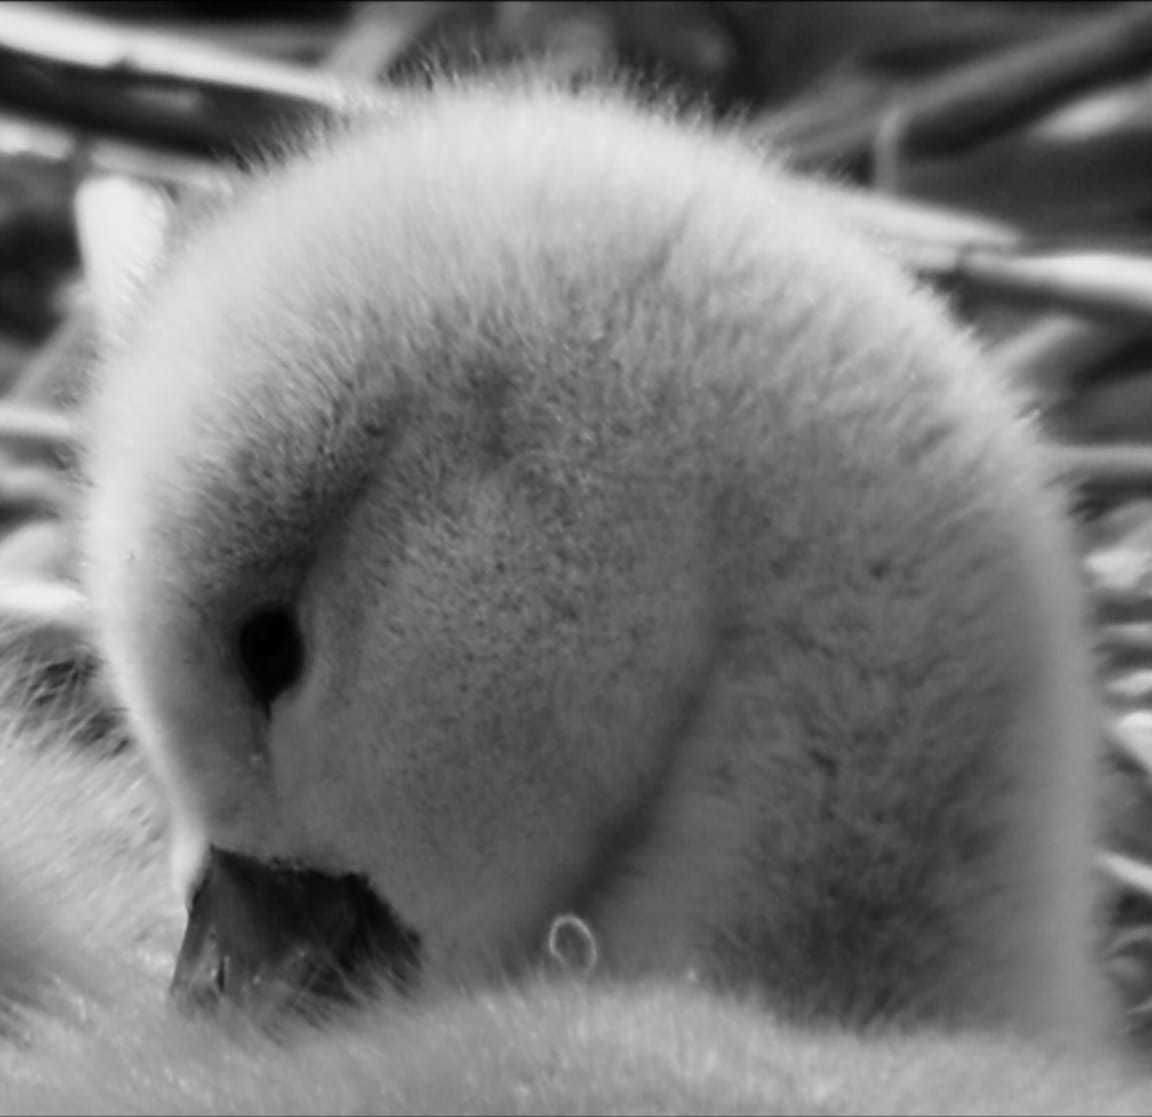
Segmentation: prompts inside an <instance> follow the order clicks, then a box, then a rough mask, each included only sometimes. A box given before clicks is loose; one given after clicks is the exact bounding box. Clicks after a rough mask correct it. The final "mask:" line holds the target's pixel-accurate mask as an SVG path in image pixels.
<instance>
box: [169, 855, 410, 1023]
mask: <svg viewBox="0 0 1152 1117" xmlns="http://www.w3.org/2000/svg"><path fill="white" fill-rule="evenodd" d="M419 953H420V940H419V936H418V935H416V933H415V932H413V931H411V930H409V929H408V928H406V927H404V926H403V925H402V924H401V922H400V920H399V919H398V918H397V917H396V915H395V913H394V912H393V911H392V909H391V908H390V907H389V906H388V905H387V904H385V903H383V902H382V901H381V900H379V899H378V898H377V897H376V895H375V893H373V891H372V890H371V888H369V886H368V884H367V883H366V882H365V881H364V879H363V878H362V877H358V876H342V877H332V876H328V875H326V874H324V873H318V872H314V871H311V870H306V869H298V868H294V867H289V866H280V865H274V864H266V863H264V862H261V861H256V860H253V859H252V858H250V857H244V856H241V855H240V854H237V853H229V852H227V851H225V850H221V849H215V848H213V849H212V850H211V853H210V855H209V859H208V865H207V869H206V872H205V875H204V877H203V878H202V880H201V883H200V886H199V888H198V889H197V890H196V894H195V895H194V897H193V899H192V903H191V905H190V907H189V911H188V928H187V930H186V931H185V934H184V943H183V945H182V946H181V947H180V956H179V958H178V959H177V961H176V972H175V974H174V975H173V977H172V987H171V995H172V997H173V998H174V999H175V1001H176V1003H177V1004H178V1005H180V1006H181V1007H182V1008H184V1009H190V1010H203V1009H212V1008H215V1007H216V1006H217V1005H218V1003H219V1002H221V1001H227V1002H231V1003H232V1004H234V1005H236V1006H238V1007H242V1008H244V1009H245V1010H253V1009H254V1010H256V1012H257V1014H259V1015H265V1014H270V1015H276V1014H278V1011H279V1010H280V1009H281V1008H283V1007H286V1006H288V1005H295V1006H297V1007H303V1006H305V1005H307V1004H310V1003H314V1002H316V1001H325V1000H332V999H338V1000H348V999H351V998H352V997H354V996H357V995H364V994H367V993H370V992H371V990H372V987H373V985H374V983H377V982H379V981H380V980H381V979H384V980H386V981H388V982H389V983H390V984H391V985H392V986H394V987H395V988H397V989H400V990H401V991H403V990H405V989H407V988H408V987H409V985H410V984H411V982H412V981H413V980H414V978H415V977H416V975H417V971H418V969H419Z"/></svg>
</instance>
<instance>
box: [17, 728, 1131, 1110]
mask: <svg viewBox="0 0 1152 1117" xmlns="http://www.w3.org/2000/svg"><path fill="white" fill-rule="evenodd" d="M163 813H164V812H163V808H162V805H161V804H160V802H159V801H158V799H157V796H156V789H155V787H154V784H153V783H152V781H151V780H150V779H149V778H148V777H147V775H146V774H145V773H143V772H142V771H141V769H140V766H139V764H138V763H137V762H136V761H135V759H134V758H133V757H132V756H130V755H126V754H125V755H120V756H118V757H112V758H108V757H103V758H97V757H93V756H91V755H83V754H82V753H81V752H79V751H77V750H76V749H75V747H74V746H73V745H72V743H71V742H70V741H69V739H68V733H67V728H66V727H65V726H59V725H58V726H52V727H50V732H47V733H46V732H44V731H43V730H33V729H30V728H28V727H23V728H18V727H14V725H13V723H12V721H11V720H9V719H5V721H4V723H3V725H2V726H0V1005H2V1006H3V1008H4V1012H2V1013H0V1113H11V1114H52V1113H140V1114H145V1113H213V1114H228V1113H270V1114H278V1113H318V1114H319V1113H341V1112H343V1113H450V1112H460V1113H800V1114H817V1113H832V1112H836V1113H924V1112H933V1113H972V1112H987V1113H994V1112H995V1113H1021V1114H1024V1113H1028V1114H1042V1113H1084V1112H1091V1113H1118V1114H1144V1113H1147V1112H1148V1111H1149V1108H1150V1106H1152V1084H1150V1083H1148V1082H1146V1081H1141V1080H1140V1079H1139V1078H1138V1077H1136V1076H1135V1075H1134V1074H1133V1072H1132V1071H1131V1069H1130V1068H1125V1067H1123V1066H1121V1065H1120V1064H1119V1063H1117V1062H1112V1061H1109V1060H1106V1059H1102V1060H1099V1061H1092V1062H1085V1061H1082V1060H1080V1059H1076V1058H1069V1057H1067V1056H1066V1055H1065V1054H1062V1053H1057V1054H1053V1053H1051V1052H1045V1051H1043V1050H1041V1049H1039V1048H1036V1047H1033V1046H1030V1045H1028V1044H1025V1043H1022V1042H1020V1041H1017V1040H1011V1039H1007V1038H1005V1037H1002V1036H996V1037H981V1036H979V1035H968V1036H956V1035H939V1034H932V1033H931V1032H929V1033H926V1034H923V1035H918V1036H904V1037H889V1038H882V1037H873V1038H871V1039H862V1038H857V1037H854V1036H853V1035H851V1034H849V1033H848V1032H846V1031H845V1030H843V1029H838V1028H834V1029H830V1030H827V1031H821V1032H816V1031H811V1030H803V1029H798V1028H795V1027H791V1026H788V1025H786V1024H783V1023H780V1022H778V1021H776V1020H775V1019H774V1018H773V1017H772V1015H771V1014H770V1013H769V1012H768V1011H767V1010H766V1009H765V1007H764V1006H763V1005H756V1004H753V1003H750V1002H746V1001H745V999H743V998H739V997H719V996H715V995H712V994H709V993H708V992H706V991H705V990H703V989H701V988H699V987H698V986H696V987H694V986H688V985H683V984H680V983H676V982H658V981H653V982H644V983H640V984H637V985H631V984H619V985H615V986H613V985H604V986H597V985H592V986H583V985H581V984H579V983H576V982H569V981H563V980H561V981H557V982H555V983H547V982H532V983H530V984H528V985H527V986H525V987H523V988H516V989H498V990H495V991H489V992H483V993H481V994H479V995H476V996H473V997H464V996H460V997H456V998H450V997H445V998H441V999H438V1000H435V1001H433V1002H431V1003H429V1004H402V1005H397V1004H395V1003H390V1004H387V1005H384V1006H381V1007H379V1008H370V1009H367V1010H365V1011H363V1012H360V1013H354V1014H351V1015H349V1016H347V1017H346V1018H343V1019H338V1020H336V1021H335V1022H333V1023H332V1024H331V1025H329V1026H328V1027H325V1028H323V1029H317V1030H310V1029H300V1030H298V1031H297V1032H295V1033H291V1034H290V1035H289V1036H288V1037H287V1038H283V1039H282V1040H281V1042H280V1044H278V1045H277V1044H275V1043H273V1042H271V1041H269V1040H267V1039H265V1038H262V1037H260V1036H256V1035H253V1034H250V1033H247V1032H245V1031H244V1030H243V1029H242V1028H237V1027H235V1026H233V1027H230V1028H224V1027H221V1026H220V1025H219V1024H218V1022H217V1021H215V1020H201V1021H191V1020H187V1019H185V1018H182V1017H181V1016H179V1015H178V1014H175V1013H173V1012H171V1011H170V1010H169V1009H168V1007H167V1005H166V1003H165V986H166V982H167V970H168V968H170V963H171V951H172V950H173V949H174V946H175V941H176V939H177V938H178V937H179V916H180V914H181V913H180V906H179V904H178V903H177V902H176V901H175V900H174V898H173V896H172V895H171V893H170V891H169V890H168V889H167V888H165V887H164V886H163V877H164V875H165V872H166V857H165V854H164V851H163V844H162V841H161V837H162V829H163Z"/></svg>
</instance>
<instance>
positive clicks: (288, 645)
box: [238, 605, 304, 706]
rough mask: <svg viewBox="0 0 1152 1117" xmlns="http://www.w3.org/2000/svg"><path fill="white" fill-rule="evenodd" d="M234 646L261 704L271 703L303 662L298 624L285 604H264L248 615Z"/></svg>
mask: <svg viewBox="0 0 1152 1117" xmlns="http://www.w3.org/2000/svg"><path fill="white" fill-rule="evenodd" d="M238 650H239V653H240V664H241V667H242V669H243V671H244V678H245V680H246V681H247V683H248V688H249V690H251V692H252V697H253V698H255V699H256V701H257V702H259V703H260V704H261V705H262V706H271V705H272V703H273V702H274V701H275V700H276V698H277V697H278V696H279V695H280V694H282V693H283V692H284V691H286V690H287V689H288V688H289V687H290V686H291V685H292V684H293V683H294V682H295V681H296V680H297V679H298V678H299V677H300V672H301V670H302V669H303V666H304V641H303V639H302V637H301V635H300V627H299V625H297V623H296V618H295V617H294V616H293V615H292V610H291V609H289V608H288V607H287V606H285V605H267V606H265V607H263V608H261V609H257V610H256V612H254V613H253V614H252V615H251V616H249V617H248V619H247V620H246V621H245V622H244V623H243V625H241V627H240V634H239V644H238Z"/></svg>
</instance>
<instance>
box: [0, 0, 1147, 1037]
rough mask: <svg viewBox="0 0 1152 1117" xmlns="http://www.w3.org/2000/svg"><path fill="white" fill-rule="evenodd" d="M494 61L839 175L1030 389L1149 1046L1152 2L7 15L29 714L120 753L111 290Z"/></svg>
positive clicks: (2, 640)
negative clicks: (334, 124) (96, 600)
mask: <svg viewBox="0 0 1152 1117" xmlns="http://www.w3.org/2000/svg"><path fill="white" fill-rule="evenodd" d="M485 71H499V72H501V73H513V74H514V73H517V72H520V71H524V72H539V71H544V72H546V73H548V74H549V75H551V76H552V77H553V78H554V79H555V80H557V81H561V82H565V83H570V84H572V85H574V86H578V85H581V84H586V83H590V82H599V81H605V80H608V81H611V80H620V79H621V78H623V79H625V80H627V81H628V82H629V83H630V84H631V85H632V86H633V87H634V88H635V89H636V91H637V94H638V95H639V96H641V97H653V98H661V97H669V96H671V97H674V98H676V99H677V100H678V101H680V102H681V103H683V104H685V105H688V106H692V107H694V108H696V109H700V110H703V111H704V112H706V113H708V114H711V115H714V116H715V117H717V118H718V119H723V120H725V121H728V122H730V123H731V124H732V125H733V126H735V127H737V128H739V129H741V130H742V131H743V132H744V133H745V134H746V135H747V136H748V139H749V142H750V143H752V144H754V145H757V146H760V147H762V148H763V149H764V150H765V151H771V152H775V153H778V154H779V155H780V156H782V157H783V158H785V159H786V160H787V161H788V162H790V163H791V164H792V165H793V166H795V167H797V168H798V169H801V170H803V171H806V172H810V173H812V174H814V175H818V176H820V177H821V178H823V179H824V180H825V181H826V182H827V183H828V184H829V189H833V190H835V191H836V192H837V194H838V196H839V198H840V204H841V205H842V206H843V207H844V210H845V212H846V214H848V215H849V216H850V218H851V219H852V220H853V221H856V222H858V223H859V224H860V226H861V227H862V228H863V229H864V230H865V231H866V232H867V234H868V235H869V236H872V237H874V238H875V239H876V240H877V242H878V243H879V244H880V245H881V247H882V248H883V249H884V250H885V251H887V252H890V253H891V254H893V255H895V256H896V257H897V258H898V259H899V260H900V261H902V262H903V264H904V265H905V266H906V267H907V268H908V269H909V270H911V271H912V272H914V273H916V274H917V275H919V276H920V277H921V278H923V279H924V281H925V282H927V283H930V284H932V285H933V286H934V287H935V288H936V289H937V290H938V291H939V292H940V293H941V295H942V296H943V297H944V298H946V299H947V300H948V301H949V302H950V304H951V306H952V307H953V309H954V312H955V313H956V314H957V315H958V316H959V317H960V318H962V319H963V320H964V321H966V322H967V323H968V324H969V325H970V326H971V328H972V329H973V330H974V331H976V332H977V333H978V334H979V335H980V337H981V338H982V339H983V340H984V342H985V344H986V346H987V351H988V359H989V361H992V362H995V363H996V366H997V368H998V369H999V370H1000V371H1001V373H1002V375H1003V376H1004V377H1005V378H1007V379H1010V380H1014V381H1017V382H1019V383H1020V384H1021V385H1023V386H1024V387H1025V388H1026V390H1027V391H1028V392H1029V393H1030V398H1031V399H1032V400H1033V401H1034V406H1035V411H1036V415H1037V420H1038V421H1039V422H1040V423H1042V424H1044V426H1045V427H1046V429H1047V430H1048V431H1049V432H1050V434H1051V436H1052V438H1053V441H1054V444H1055V447H1056V449H1055V453H1054V455H1053V461H1054V470H1055V473H1056V475H1057V476H1058V478H1059V479H1060V480H1061V481H1062V482H1064V483H1067V484H1068V486H1069V491H1070V493H1071V499H1072V502H1073V507H1074V509H1075V512H1076V515H1077V519H1078V523H1079V524H1080V526H1081V538H1082V543H1083V558H1084V573H1085V578H1086V579H1087V581H1088V584H1089V585H1090V587H1091V590H1092V599H1093V602H1094V608H1095V614H1096V619H1097V632H1098V634H1099V641H1098V646H1099V663H1100V669H1101V677H1102V679H1103V684H1104V689H1105V693H1106V696H1107V703H1108V708H1107V715H1106V717H1105V718H1104V719H1103V724H1102V727H1101V741H1100V758H1101V765H1102V767H1103V769H1104V771H1105V776H1106V818H1105V825H1104V828H1103V830H1104V832H1103V833H1102V834H1101V842H1100V858H1099V871H1100V873H1101V876H1102V879H1103V880H1105V881H1106V882H1107V886H1108V897H1109V899H1108V905H1109V920H1108V934H1107V936H1106V940H1105V941H1104V942H1102V944H1101V950H1102V954H1103V957H1104V959H1105V964H1106V966H1107V969H1108V972H1109V974H1110V975H1111V977H1112V979H1113V980H1114V982H1115V983H1116V987H1117V989H1118V990H1120V992H1121V995H1122V997H1123V998H1124V1002H1125V1004H1126V1005H1127V1009H1128V1019H1129V1021H1130V1025H1131V1030H1132V1033H1133V1035H1134V1036H1136V1037H1138V1039H1140V1040H1141V1041H1142V1042H1148V1041H1152V4H1148V3H1037V2H1029V3H1008V2H1003V3H991V2H973V3H956V2H948V0H939V2H927V0H921V2H889V0H875V2H861V3H839V2H836V3H832V2H822V0H804V2H799V3H770V2H757V0H746V2H719V0H713V2H707V3H688V2H663V0H661V2H648V3H627V2H619V0H618V2H613V3H592V2H554V3H540V2H525V0H518V2H491V0H483V2H480V0H474V2H451V0H445V2H435V0H430V2H427V3H336V2H325V3H230V4H209V3H175V2H173V3H165V2H159V0H156V2H151V0H138V2H120V3H58V4H20V3H5V4H2V5H0V652H3V651H10V652H11V654H17V651H18V652H19V654H20V655H23V656H28V657H29V662H30V664H32V666H31V667H30V668H29V671H28V680H29V692H28V693H29V708H30V709H31V710H37V709H40V710H43V709H45V708H47V709H51V710H58V709H59V703H60V702H61V701H64V702H67V703H70V706H69V708H70V709H71V710H72V711H73V712H75V713H76V714H77V716H83V717H86V718H88V719H89V720H90V723H91V726H92V729H93V732H92V735H91V736H92V740H93V741H94V742H95V741H99V742H102V743H103V744H104V745H107V743H108V742H109V741H110V740H112V741H117V742H118V741H119V740H120V737H119V735H118V734H117V732H116V730H115V726H114V719H113V718H112V715H111V714H110V713H109V712H108V709H107V708H106V706H105V705H104V704H103V703H102V701H101V697H100V691H99V687H98V685H96V684H95V683H94V682H93V675H92V671H91V668H92V656H91V652H90V650H89V648H88V645H87V642H86V637H85V630H84V619H83V616H82V611H78V610H76V609H73V608H72V603H74V601H75V586H76V569H75V551H74V542H75V540H74V534H73V531H72V528H71V518H70V514H71V510H72V507H73V504H74V501H75V495H74V487H73V484H72V475H73V472H74V467H75V463H76V447H77V442H78V437H79V436H78V434H77V430H78V421H77V415H78V414H79V412H78V411H77V405H78V403H80V402H82V398H83V392H84V384H85V379H86V376H87V374H88V372H89V371H90V370H91V368H92V365H93V361H94V358H95V354H96V352H97V350H98V347H99V345H98V342H99V338H98V332H97V329H96V327H95V325H94V319H93V303H94V301H95V302H99V303H100V304H101V305H102V306H105V307H107V306H109V305H111V306H113V307H114V306H115V305H116V302H117V299H118V298H126V297H127V294H126V293H125V292H123V291H121V290H119V289H118V284H119V283H120V282H121V281H120V280H119V279H118V275H119V274H120V273H121V272H122V271H123V270H124V268H123V261H124V259H126V258H130V257H131V256H132V255H133V254H134V253H136V252H137V251H139V249H140V247H141V246H142V245H144V244H146V243H150V242H153V241H155V239H156V238H158V237H162V236H163V233H164V230H165V229H166V227H167V225H168V223H169V222H170V221H171V220H172V214H173V212H174V211H175V210H177V209H178V208H179V207H180V206H182V205H196V204H198V203H200V202H202V201H203V200H204V199H205V198H210V197H211V196H213V195H214V194H215V193H217V192H218V191H220V190H222V189H226V188H227V182H228V181H229V179H230V178H231V177H232V176H234V175H235V174H236V173H237V172H238V171H242V170H243V168H244V167H245V165H247V164H249V163H250V162H251V161H252V160H253V159H254V158H259V157H260V156H261V155H262V154H263V153H264V152H266V151H267V150H269V149H270V148H271V149H274V148H275V147H276V146H277V145H279V144H282V143H283V142H284V141H285V139H286V138H287V137H289V136H291V135H292V134H294V133H295V132H297V131H299V130H300V129H301V128H310V127H313V126H314V125H316V124H317V123H318V122H323V121H324V120H332V119H339V118H341V117H343V116H346V115H349V114H354V113H362V112H366V111H368V112H371V111H388V112H402V111H404V110H403V105H404V99H405V97H406V96H407V95H408V94H409V93H410V91H413V90H419V89H420V88H423V87H426V86H427V85H428V84H429V83H430V82H432V81H434V80H435V79H436V77H437V75H441V74H444V73H446V72H447V73H476V72H485ZM461 188H462V189H466V188H467V185H466V184H461ZM61 592H64V593H65V596H63V597H62V596H60V594H61ZM68 593H72V594H73V596H72V597H69V596H67V594H68ZM53 595H56V596H53Z"/></svg>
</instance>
